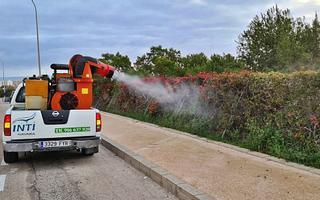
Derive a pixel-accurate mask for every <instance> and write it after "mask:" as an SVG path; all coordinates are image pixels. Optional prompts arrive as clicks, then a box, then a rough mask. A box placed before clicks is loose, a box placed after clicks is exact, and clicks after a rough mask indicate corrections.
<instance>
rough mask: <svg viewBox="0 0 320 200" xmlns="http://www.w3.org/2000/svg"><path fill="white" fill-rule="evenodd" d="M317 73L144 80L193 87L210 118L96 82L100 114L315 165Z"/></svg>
mask: <svg viewBox="0 0 320 200" xmlns="http://www.w3.org/2000/svg"><path fill="white" fill-rule="evenodd" d="M319 75H320V74H319V73H318V72H311V71H309V72H296V73H290V74H284V73H252V72H248V71H243V72H239V73H229V72H228V73H199V74H198V75H196V76H188V77H147V78H144V81H145V82H150V83H161V84H162V85H164V86H165V87H167V88H170V89H171V90H173V91H174V90H176V89H177V88H179V87H180V86H181V85H182V84H187V85H193V86H196V87H197V88H198V91H199V94H200V98H201V99H200V101H199V102H200V103H201V106H203V108H204V109H203V110H204V111H206V112H209V113H210V115H204V116H201V117H199V116H198V115H197V114H196V113H194V114H192V113H178V114H177V113H175V112H173V111H170V110H169V111H168V110H166V109H165V108H164V107H163V106H162V105H161V104H159V102H157V100H156V99H154V98H152V97H150V96H148V95H146V94H141V93H137V92H135V91H133V90H131V89H129V88H128V87H127V86H125V85H123V84H121V83H117V82H114V81H106V82H105V81H101V80H100V81H97V82H96V83H95V84H96V86H95V87H96V88H95V100H96V102H97V107H98V108H100V109H102V110H107V111H111V112H116V113H120V114H125V115H129V116H132V117H136V118H139V119H143V120H147V121H150V122H153V123H158V124H160V125H163V126H168V127H171V128H176V129H180V130H183V131H188V132H191V133H194V134H199V135H202V136H205V137H208V138H213V139H218V140H223V141H225V142H231V143H234V144H238V145H241V146H245V147H247V148H250V149H254V150H258V151H261V152H266V153H269V154H272V155H276V156H279V157H283V158H286V159H289V160H293V161H297V162H302V163H305V164H308V165H313V166H316V167H320V147H319V146H320V145H319V143H320V130H319V119H318V116H319V115H320V106H319V102H320V76H319Z"/></svg>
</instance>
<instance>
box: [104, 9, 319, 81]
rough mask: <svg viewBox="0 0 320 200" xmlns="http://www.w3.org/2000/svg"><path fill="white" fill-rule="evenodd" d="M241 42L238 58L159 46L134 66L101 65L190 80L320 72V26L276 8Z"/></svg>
mask: <svg viewBox="0 0 320 200" xmlns="http://www.w3.org/2000/svg"><path fill="white" fill-rule="evenodd" d="M236 42H237V51H238V52H237V56H233V55H231V54H229V53H227V54H223V55H219V54H213V55H211V56H207V55H205V54H204V53H196V54H190V55H186V56H182V54H181V52H180V51H179V50H176V49H173V48H164V47H162V46H160V45H159V46H153V47H151V48H150V50H149V51H148V52H147V53H145V54H143V55H141V56H138V57H137V59H136V61H135V62H131V60H130V59H129V57H128V56H127V55H122V54H120V53H119V52H118V53H116V54H112V53H104V54H102V57H101V59H100V60H101V61H103V62H106V63H108V64H110V65H114V66H116V67H117V68H118V69H119V70H120V71H123V72H127V73H130V74H138V75H155V76H159V75H160V76H185V75H190V74H197V73H199V72H226V71H233V72H234V71H240V70H253V71H283V72H285V71H292V70H304V69H312V70H318V69H319V68H320V22H319V19H318V15H317V13H315V16H314V19H313V20H312V22H311V23H308V22H306V20H305V18H304V17H299V18H294V17H293V16H292V15H291V13H290V10H289V9H285V10H282V9H280V8H279V7H278V6H274V7H272V8H270V9H268V10H267V12H266V13H261V14H259V15H256V16H255V17H254V18H253V20H252V21H251V22H250V24H249V25H248V28H247V30H245V31H243V32H242V33H241V34H240V35H239V38H238V40H237V41H236Z"/></svg>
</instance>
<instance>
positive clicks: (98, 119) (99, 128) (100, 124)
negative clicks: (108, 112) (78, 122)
mask: <svg viewBox="0 0 320 200" xmlns="http://www.w3.org/2000/svg"><path fill="white" fill-rule="evenodd" d="M101 126H102V123H101V114H100V113H96V132H100V131H101Z"/></svg>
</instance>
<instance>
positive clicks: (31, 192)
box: [0, 103, 176, 200]
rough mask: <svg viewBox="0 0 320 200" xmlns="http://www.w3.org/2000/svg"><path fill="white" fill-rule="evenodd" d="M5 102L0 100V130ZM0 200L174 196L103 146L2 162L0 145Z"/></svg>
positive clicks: (22, 157)
mask: <svg viewBox="0 0 320 200" xmlns="http://www.w3.org/2000/svg"><path fill="white" fill-rule="evenodd" d="M7 108H8V105H6V104H2V103H0V113H1V117H0V120H1V125H0V127H1V130H2V121H3V115H4V112H5V110H6V109H7ZM0 146H1V147H0V152H1V153H0V162H1V165H0V199H1V200H15V199H17V200H29V199H37V200H40V199H45V200H47V199H50V200H60V199H61V200H69V199H72V200H73V199H75V200H76V199H77V200H78V199H84V200H90V199H94V200H98V199H103V200H109V199H114V200H118V199H119V200H120V199H123V200H130V199H132V200H143V199H146V200H149V199H150V200H157V199H170V200H171V199H176V198H175V197H173V195H171V194H170V193H168V192H166V191H165V190H164V189H163V188H161V187H160V186H159V185H157V184H156V183H154V182H153V181H152V180H151V179H149V178H147V177H145V176H144V175H143V174H142V173H141V172H139V171H137V170H136V169H134V168H133V167H131V166H130V165H128V164H127V163H126V162H124V161H123V160H121V159H120V158H119V157H117V156H115V155H114V154H113V153H111V152H110V151H108V150H106V149H105V148H104V147H102V146H100V152H99V153H97V154H95V155H93V156H89V157H86V156H83V155H81V154H80V153H78V152H44V153H28V154H20V155H19V162H17V163H14V164H6V163H4V161H3V155H2V145H0Z"/></svg>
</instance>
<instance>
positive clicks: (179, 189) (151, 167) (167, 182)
mask: <svg viewBox="0 0 320 200" xmlns="http://www.w3.org/2000/svg"><path fill="white" fill-rule="evenodd" d="M101 144H102V146H104V147H105V148H107V149H109V150H110V151H111V152H113V153H114V154H115V155H117V156H119V157H120V158H122V159H123V160H124V161H126V162H127V163H129V164H130V165H132V166H133V167H134V168H136V169H137V170H139V171H141V172H142V173H144V174H145V175H146V176H148V177H150V178H151V179H152V180H153V181H155V182H156V183H158V184H159V185H160V186H162V187H163V188H165V189H166V190H167V191H169V192H170V193H172V194H173V195H175V196H176V197H178V198H179V199H181V200H209V199H210V200H215V198H213V197H210V196H208V195H207V194H205V193H203V192H201V191H199V190H198V189H196V188H194V187H193V186H191V185H190V184H188V183H186V182H185V181H183V180H181V179H179V178H178V177H176V176H174V175H172V174H170V173H169V172H168V171H167V170H165V169H163V168H161V167H160V166H158V165H156V164H154V163H152V162H150V161H148V160H145V159H144V158H143V157H141V156H140V155H138V154H136V153H134V152H132V151H130V150H128V149H127V148H126V147H124V146H122V145H120V144H118V143H116V142H114V141H112V140H111V139H109V138H106V137H104V138H101Z"/></svg>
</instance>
